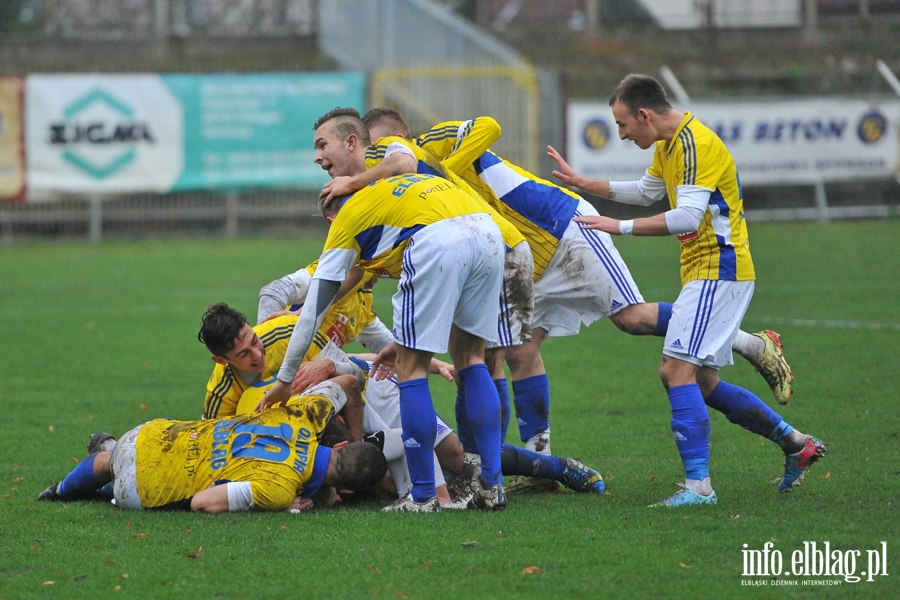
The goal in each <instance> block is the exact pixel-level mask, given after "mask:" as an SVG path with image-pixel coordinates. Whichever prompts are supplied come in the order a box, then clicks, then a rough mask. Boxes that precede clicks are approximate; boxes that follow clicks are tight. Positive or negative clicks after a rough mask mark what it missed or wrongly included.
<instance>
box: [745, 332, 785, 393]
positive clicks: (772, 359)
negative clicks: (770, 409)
mask: <svg viewBox="0 0 900 600" xmlns="http://www.w3.org/2000/svg"><path fill="white" fill-rule="evenodd" d="M753 335H755V336H756V337H758V338H761V339H762V341H763V342H764V343H765V349H764V350H763V351H762V352H761V353H760V354H758V355H756V356H755V357H753V358H750V359H748V360H749V361H750V364H752V365H753V366H754V367H756V370H757V372H758V373H759V374H760V375H762V376H763V379H765V380H766V383H768V384H769V387H770V388H771V389H772V394H773V395H774V396H775V401H776V402H778V404H787V403H788V402H790V401H791V394H793V393H794V390H793V389H792V388H791V382H792V381H794V374H793V373H792V372H791V366H790V365H789V364H788V362H787V360H786V359H785V358H784V347H783V346H782V344H781V335H780V334H778V333H776V332H774V331H772V330H771V329H765V330H763V331H759V332H757V333H754V334H753Z"/></svg>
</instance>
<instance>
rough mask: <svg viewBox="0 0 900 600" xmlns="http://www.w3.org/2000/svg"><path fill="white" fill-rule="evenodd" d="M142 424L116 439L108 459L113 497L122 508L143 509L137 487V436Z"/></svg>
mask: <svg viewBox="0 0 900 600" xmlns="http://www.w3.org/2000/svg"><path fill="white" fill-rule="evenodd" d="M148 422H149V421H148ZM144 425H146V423H142V424H140V425H138V426H137V427H135V428H134V429H131V430H129V431H128V432H127V433H125V435H123V436H122V437H120V438H119V439H118V440H116V447H115V448H113V453H112V457H111V458H110V460H109V470H110V473H111V474H112V482H113V498H115V502H116V506H118V507H119V508H121V509H122V510H144V507H143V506H141V497H140V495H139V494H138V487H137V438H138V432H139V431H140V430H141V427H143V426H144Z"/></svg>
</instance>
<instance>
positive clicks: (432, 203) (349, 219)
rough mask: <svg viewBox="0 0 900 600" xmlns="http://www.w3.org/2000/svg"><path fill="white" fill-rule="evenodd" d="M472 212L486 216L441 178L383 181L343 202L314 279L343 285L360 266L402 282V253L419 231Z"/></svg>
mask: <svg viewBox="0 0 900 600" xmlns="http://www.w3.org/2000/svg"><path fill="white" fill-rule="evenodd" d="M470 214H486V213H485V211H484V208H483V205H482V204H480V203H479V202H478V201H477V200H475V198H473V197H472V196H471V195H470V194H468V193H466V192H464V191H463V190H461V189H460V188H459V187H457V186H456V185H454V184H453V183H451V182H450V181H448V180H446V179H444V178H443V177H437V176H434V175H419V174H411V173H406V174H403V175H397V176H395V177H387V178H385V179H379V180H378V181H375V182H373V183H371V184H369V185H367V186H366V187H364V188H363V189H361V190H359V191H357V192H355V193H353V194H351V195H349V196H347V197H346V198H345V199H344V200H343V201H342V205H341V209H340V212H338V214H337V216H336V217H335V219H334V221H332V223H331V226H330V227H329V228H328V237H327V239H326V240H325V246H324V249H323V251H322V256H321V257H320V258H319V266H318V268H317V269H316V274H315V277H316V278H320V279H327V280H329V281H343V280H344V279H345V277H346V274H347V272H348V271H349V270H350V268H351V267H353V266H354V265H356V264H358V265H359V266H360V267H361V268H362V269H363V270H365V271H371V272H373V273H376V274H378V275H381V276H384V277H391V278H393V279H399V278H400V275H401V272H402V266H403V253H404V251H405V250H406V247H407V246H408V245H409V241H410V238H412V236H413V235H414V234H415V233H416V232H418V231H419V230H421V229H423V228H425V227H427V226H429V225H431V224H433V223H437V222H438V221H442V220H444V219H451V218H454V217H460V216H463V215H470Z"/></svg>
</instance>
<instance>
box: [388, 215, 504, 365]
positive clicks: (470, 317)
mask: <svg viewBox="0 0 900 600" xmlns="http://www.w3.org/2000/svg"><path fill="white" fill-rule="evenodd" d="M505 254H506V245H505V244H504V243H503V238H502V237H501V236H500V229H498V228H497V225H496V224H495V223H494V222H493V221H492V220H491V218H490V217H489V216H488V215H487V214H484V213H476V214H471V215H464V216H461V217H454V218H452V219H444V220H442V221H438V222H437V223H432V224H431V225H429V226H428V227H425V228H424V229H421V230H419V231H418V232H416V233H415V234H414V235H413V236H412V238H411V239H410V241H409V246H407V248H406V251H405V252H404V253H403V272H402V273H401V275H400V283H399V284H398V285H397V293H396V294H394V297H393V309H394V330H393V334H394V339H395V340H396V342H397V343H398V344H400V345H401V346H405V347H407V348H413V349H416V350H422V351H425V352H434V353H441V352H446V351H447V346H448V343H449V340H450V328H451V326H452V325H456V326H457V327H459V328H460V329H462V330H463V331H466V332H468V333H470V334H472V335H474V336H476V337H479V338H481V339H483V340H487V341H491V340H495V339H496V337H497V320H498V313H499V310H500V306H499V303H498V302H497V299H498V298H499V297H500V290H501V288H502V285H503V257H504V255H505Z"/></svg>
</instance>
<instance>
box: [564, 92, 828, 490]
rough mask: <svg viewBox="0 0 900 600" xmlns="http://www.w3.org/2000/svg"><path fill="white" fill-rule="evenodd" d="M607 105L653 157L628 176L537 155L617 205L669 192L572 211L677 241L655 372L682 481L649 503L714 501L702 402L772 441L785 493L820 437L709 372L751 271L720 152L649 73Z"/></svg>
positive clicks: (744, 302)
mask: <svg viewBox="0 0 900 600" xmlns="http://www.w3.org/2000/svg"><path fill="white" fill-rule="evenodd" d="M609 104H610V106H611V107H612V113H613V117H614V118H615V120H616V123H617V124H618V126H619V137H620V138H622V139H623V140H631V141H633V142H634V143H635V144H637V146H638V147H640V148H642V149H647V148H650V147H654V148H655V153H654V155H653V164H652V165H651V166H650V168H649V169H648V170H647V172H646V173H645V174H644V176H643V177H642V178H641V179H640V180H639V181H630V182H616V181H598V180H591V179H587V178H584V177H581V176H579V175H578V174H577V173H575V172H574V171H573V170H572V169H571V168H570V167H569V166H568V165H567V164H566V163H565V161H563V160H562V158H561V157H560V156H559V154H558V153H557V152H556V151H555V150H553V149H552V148H549V149H548V152H549V154H550V156H551V157H552V158H554V159H555V160H556V161H557V163H558V164H559V165H560V171H556V172H554V175H556V176H557V177H559V178H560V179H561V180H562V181H563V182H564V183H566V184H569V185H572V186H574V187H576V188H578V189H581V190H584V191H586V192H589V193H592V194H595V195H598V196H603V197H606V198H610V199H611V200H615V201H617V202H623V203H626V204H642V205H649V204H652V203H653V202H656V201H658V200H661V199H662V198H664V197H666V196H668V198H669V205H670V210H668V211H666V212H663V213H660V214H658V215H655V216H652V217H646V218H641V219H634V220H625V221H618V220H615V219H611V218H609V217H602V216H599V215H592V216H586V215H585V216H578V217H576V218H575V221H577V222H578V223H580V224H581V226H582V227H584V228H585V229H590V230H598V231H604V232H606V233H609V234H617V235H630V234H634V235H677V236H678V240H679V242H680V243H681V281H682V290H681V293H680V294H679V295H678V300H677V301H676V302H675V304H674V305H673V308H672V318H671V320H670V322H669V326H668V330H667V332H666V338H665V343H664V345H663V355H662V364H661V366H660V368H659V376H660V378H661V379H662V382H663V385H664V386H665V388H666V392H667V394H668V396H669V403H670V404H671V407H672V431H673V433H674V434H675V441H676V444H677V446H678V452H679V454H680V455H681V459H682V463H683V465H684V469H685V473H686V481H685V483H684V485H683V489H682V490H680V491H678V492H676V493H675V494H674V495H672V496H671V497H670V498H668V499H666V500H663V501H662V502H659V503H658V504H656V505H654V506H685V505H696V504H715V502H716V493H715V491H713V488H712V484H711V483H710V478H709V415H708V413H707V411H706V406H705V404H708V405H709V406H711V407H713V408H715V409H717V410H720V411H722V412H723V413H725V415H726V416H727V417H728V419H729V420H730V421H732V422H734V423H738V424H740V425H742V426H743V427H745V428H747V429H749V430H750V431H753V432H755V433H758V434H759V435H762V436H764V437H768V438H769V439H771V440H772V441H774V442H776V443H778V444H779V445H780V446H781V448H782V449H783V450H784V453H785V455H786V458H785V472H784V478H783V479H782V481H781V483H780V484H779V486H778V489H779V491H782V492H788V491H790V490H791V489H792V488H793V487H794V486H796V485H798V484H799V483H800V482H801V481H802V479H803V476H804V475H805V473H806V471H807V469H809V467H810V466H811V465H812V464H813V463H814V462H815V461H816V460H818V459H819V458H820V457H821V456H823V455H824V454H825V445H824V444H822V442H821V441H819V440H818V439H816V438H814V437H813V436H810V435H804V434H802V433H800V432H799V431H797V430H796V429H794V428H792V427H791V426H790V425H788V424H787V423H786V422H785V421H784V420H782V418H781V417H780V416H779V415H778V414H776V413H775V412H774V411H773V410H771V409H770V408H769V407H768V406H766V405H765V403H763V402H762V400H760V399H759V398H757V397H756V396H755V395H754V394H752V393H751V392H749V391H747V390H745V389H743V388H740V387H737V386H735V385H731V384H729V383H726V382H724V381H722V380H720V379H719V369H720V368H721V367H723V366H725V365H728V364H731V363H732V354H731V344H732V339H733V338H734V336H735V335H736V333H737V331H738V326H739V325H740V322H741V320H742V319H743V317H744V313H745V312H746V311H747V307H748V306H749V305H750V299H751V298H752V296H753V288H754V283H755V277H756V276H755V272H754V268H753V260H752V259H751V257H750V242H749V239H748V236H747V224H746V221H745V219H744V206H743V198H742V193H741V185H740V180H739V178H738V173H737V168H736V166H735V164H734V160H733V158H732V156H731V153H730V152H729V151H728V149H727V148H726V147H725V144H724V143H723V142H722V140H721V139H719V137H718V136H717V135H716V134H715V133H713V132H712V131H711V130H710V129H709V128H707V127H706V126H705V125H703V124H702V123H701V122H700V121H699V120H697V119H696V118H695V117H694V116H693V115H692V114H691V113H689V112H686V113H683V112H680V111H677V110H675V109H674V108H673V107H672V105H671V104H669V101H668V99H667V98H666V93H665V90H663V87H662V86H661V85H660V84H659V82H658V81H656V80H655V79H653V78H652V77H648V76H646V75H636V74H632V75H629V76H627V77H626V78H625V79H623V80H622V82H621V83H620V84H619V85H618V87H617V88H616V89H615V91H614V92H613V95H612V98H611V99H610V101H609ZM704 403H705V404H704Z"/></svg>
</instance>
